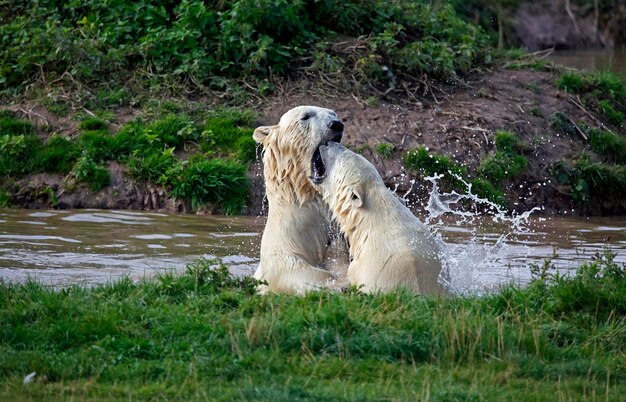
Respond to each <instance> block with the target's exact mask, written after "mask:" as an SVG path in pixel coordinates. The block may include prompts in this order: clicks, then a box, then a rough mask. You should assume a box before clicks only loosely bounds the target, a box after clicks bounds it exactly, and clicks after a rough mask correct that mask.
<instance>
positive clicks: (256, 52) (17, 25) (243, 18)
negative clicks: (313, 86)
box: [0, 0, 489, 107]
mask: <svg viewBox="0 0 626 402" xmlns="http://www.w3.org/2000/svg"><path fill="white" fill-rule="evenodd" d="M3 10H4V11H3V16H4V17H6V21H5V23H3V24H2V25H1V26H0V49H1V50H0V90H1V89H6V88H14V87H24V86H26V85H27V84H29V83H31V82H32V81H33V80H44V81H46V82H50V81H53V79H54V78H57V77H60V76H63V75H64V74H70V76H71V78H72V80H74V81H75V82H82V83H85V82H88V83H103V80H104V77H112V78H113V79H115V80H117V81H118V82H119V81H121V80H122V79H123V78H122V77H128V76H129V74H131V73H138V74H139V75H143V76H144V78H145V79H146V80H154V79H155V76H154V75H153V74H156V75H157V76H160V77H167V78H166V80H171V79H175V80H176V79H177V80H179V81H185V80H186V79H187V78H191V79H190V80H189V81H191V82H195V83H201V84H204V85H211V86H214V87H217V88H222V87H224V86H225V85H226V84H225V83H226V82H227V80H228V79H232V78H241V77H252V78H256V79H257V81H258V82H259V85H260V88H261V87H263V86H264V85H265V87H267V85H268V84H267V83H265V84H264V80H266V79H267V78H269V77H271V75H272V74H279V75H286V74H287V73H288V72H290V71H293V67H294V66H311V65H313V66H314V67H316V68H320V67H323V68H325V67H329V66H331V65H335V66H341V65H344V64H352V65H355V66H358V65H361V66H362V67H363V71H364V72H366V70H367V71H368V72H367V73H366V75H367V76H369V77H370V78H374V79H377V80H382V81H384V82H387V83H391V82H392V81H393V79H392V78H393V77H395V76H396V75H400V73H401V74H402V75H404V76H405V77H409V75H414V76H420V75H422V74H427V75H431V76H433V77H439V78H451V77H452V78H453V77H454V76H456V75H459V74H464V73H465V72H467V71H468V70H469V69H471V68H472V67H474V66H477V65H479V64H481V63H483V62H484V61H485V60H488V58H489V39H488V37H487V35H486V34H484V32H482V30H481V29H480V28H478V27H476V26H474V25H473V24H471V23H468V22H465V21H463V20H462V19H460V18H459V17H457V15H456V13H455V11H454V9H453V7H451V6H449V5H446V4H436V5H432V4H431V3H429V2H426V1H418V2H415V1H409V0H401V1H394V2H387V1H382V0H375V1H368V2H363V1H361V0H350V1H337V0H323V1H314V2H305V1H296V2H289V1H285V0H237V1H232V2H224V1H218V2H204V1H199V0H168V1H164V2H157V3H154V2H148V1H136V2H135V1H128V0H119V1H115V2H114V5H113V4H109V3H108V2H104V3H103V2H100V1H96V0H77V1H74V2H70V3H62V2H61V3H59V2H44V3H41V2H38V1H35V0H26V1H23V2H20V3H19V4H14V5H10V6H5V7H4V8H3ZM337 35H345V36H348V37H351V38H356V37H360V38H362V40H364V41H365V42H366V43H367V44H368V46H366V47H357V48H356V49H358V50H359V54H358V55H356V57H353V55H350V54H349V53H341V52H340V53H336V54H330V55H329V57H328V58H325V57H322V56H323V54H324V53H325V52H329V50H331V49H332V42H333V40H335V38H336V37H337ZM330 53H332V51H331V52H330ZM311 55H313V57H311ZM321 59H328V60H333V61H332V62H330V63H320V62H318V61H319V60H321ZM340 69H341V67H339V70H340ZM335 70H337V69H335ZM103 84H104V83H103ZM97 97H98V99H100V100H101V101H102V103H103V105H104V106H105V107H107V106H108V105H116V104H117V105H119V104H123V103H124V102H126V101H127V100H126V99H127V98H128V96H127V95H126V94H125V93H123V92H120V89H119V88H117V87H115V86H113V87H112V88H111V87H110V86H109V85H106V86H105V89H103V90H101V91H98V92H97Z"/></svg>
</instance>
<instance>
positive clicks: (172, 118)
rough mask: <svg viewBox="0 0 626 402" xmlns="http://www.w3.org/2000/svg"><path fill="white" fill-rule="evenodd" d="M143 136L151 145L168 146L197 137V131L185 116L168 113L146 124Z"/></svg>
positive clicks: (175, 145) (178, 144) (177, 144)
mask: <svg viewBox="0 0 626 402" xmlns="http://www.w3.org/2000/svg"><path fill="white" fill-rule="evenodd" d="M143 136H144V138H145V139H146V140H147V141H148V143H149V144H150V145H152V146H159V145H160V146H161V147H163V146H164V147H167V148H169V147H178V146H180V145H181V144H182V143H183V142H185V141H187V140H195V139H197V136H198V132H197V130H196V127H195V126H194V124H193V122H192V121H191V120H190V119H189V118H188V117H187V116H178V115H168V116H165V117H163V118H161V119H158V120H155V121H153V122H152V123H150V124H148V125H147V126H146V128H145V130H144V132H143Z"/></svg>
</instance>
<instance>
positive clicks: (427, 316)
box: [0, 254, 626, 401]
mask: <svg viewBox="0 0 626 402" xmlns="http://www.w3.org/2000/svg"><path fill="white" fill-rule="evenodd" d="M611 258H612V257H611V254H604V255H602V254H601V255H599V256H598V257H597V258H596V259H594V260H592V261H589V262H588V263H587V264H585V265H584V266H583V267H581V268H580V269H579V270H578V272H577V273H576V274H575V275H571V276H570V275H568V276H561V275H558V274H556V273H554V272H552V271H551V270H545V271H543V275H539V276H536V277H535V278H534V279H533V281H532V282H531V284H530V285H529V286H528V287H526V288H519V287H514V286H506V287H504V288H502V289H500V290H498V291H496V292H495V293H493V294H489V295H486V296H483V297H476V296H458V297H447V298H437V297H433V296H419V297H416V296H414V295H411V294H408V293H405V292H395V293H390V294H378V295H363V294H359V293H358V292H350V293H346V294H341V293H330V292H312V293H309V294H307V295H305V296H290V295H268V296H260V295H257V294H254V285H255V284H256V282H255V281H254V280H253V279H252V278H250V277H247V278H239V277H236V276H233V275H231V274H230V273H228V271H227V270H226V269H225V268H224V267H223V266H218V267H215V265H216V262H214V261H206V260H205V261H202V260H201V261H198V262H196V263H194V264H193V265H191V266H190V267H189V268H188V269H187V271H186V272H184V273H182V274H181V275H175V274H171V273H166V274H161V275H157V276H156V277H154V278H152V279H149V280H143V281H139V282H133V281H132V280H130V279H129V278H126V279H122V280H120V281H117V282H115V283H109V284H103V285H96V286H91V287H80V286H73V287H67V288H62V289H55V288H51V287H46V286H44V285H42V284H39V283H37V282H34V281H28V282H26V283H22V284H11V283H7V282H2V281H0V352H1V353H0V384H1V386H0V398H2V399H10V398H13V399H17V400H28V399H35V400H41V399H45V400H57V399H58V400H61V399H63V400H65V399H68V398H69V399H77V400H97V399H107V400H111V399H114V400H116V399H124V400H127V399H130V398H132V399H146V400H155V399H162V400H197V399H209V400H259V399H261V400H263V399H265V400H270V399H271V400H375V399H416V400H417V399H419V400H427V399H435V400H486V401H496V400H552V399H554V398H555V397H556V398H560V399H564V400H579V399H586V398H587V397H589V395H602V396H603V397H604V396H605V395H608V398H607V399H609V400H612V399H619V397H620V396H621V395H623V394H624V392H626V387H625V385H624V384H626V374H625V373H624V370H623V364H624V362H623V355H624V353H625V352H626V349H625V345H626V323H625V322H624V318H623V317H624V315H625V314H626V288H625V286H626V279H625V275H624V268H623V267H620V266H618V265H617V264H615V263H614V262H613V260H611ZM303 362H306V363H307V364H303ZM31 372H36V373H37V375H36V377H35V378H34V380H33V381H32V382H31V383H30V384H26V385H25V384H23V378H24V376H25V375H26V374H28V373H31ZM557 382H558V384H559V386H558V387H557V388H555V386H554V384H555V383H557ZM286 384H287V385H286Z"/></svg>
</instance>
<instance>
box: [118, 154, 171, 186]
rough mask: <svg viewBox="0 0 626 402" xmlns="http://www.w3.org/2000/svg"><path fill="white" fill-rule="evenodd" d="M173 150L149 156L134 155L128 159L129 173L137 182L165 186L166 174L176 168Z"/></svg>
mask: <svg viewBox="0 0 626 402" xmlns="http://www.w3.org/2000/svg"><path fill="white" fill-rule="evenodd" d="M173 151H174V149H173V148H170V149H166V150H165V151H163V152H152V153H149V154H147V155H133V156H131V157H130V158H129V159H128V173H129V175H130V176H131V177H132V178H134V179H135V180H145V181H148V182H152V183H157V184H162V185H165V184H166V183H167V181H168V180H167V178H166V177H164V176H165V173H166V172H167V171H168V170H169V169H171V168H172V166H174V164H175V163H176V158H175V157H174V155H173Z"/></svg>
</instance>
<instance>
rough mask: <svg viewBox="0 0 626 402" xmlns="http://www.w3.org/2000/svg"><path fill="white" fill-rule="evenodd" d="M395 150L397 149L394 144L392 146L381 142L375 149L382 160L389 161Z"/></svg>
mask: <svg viewBox="0 0 626 402" xmlns="http://www.w3.org/2000/svg"><path fill="white" fill-rule="evenodd" d="M394 148H395V147H394V146H393V144H390V143H388V142H381V143H380V144H377V145H376V148H375V149H376V153H377V154H378V155H380V157H381V158H383V159H389V158H391V156H392V155H393V150H394Z"/></svg>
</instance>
